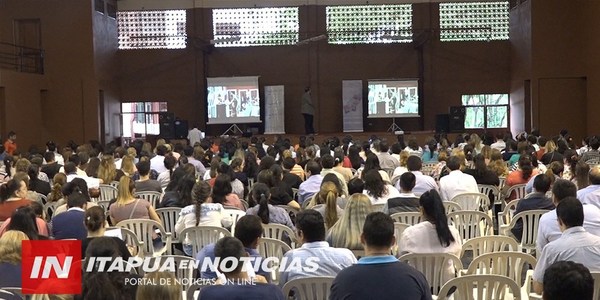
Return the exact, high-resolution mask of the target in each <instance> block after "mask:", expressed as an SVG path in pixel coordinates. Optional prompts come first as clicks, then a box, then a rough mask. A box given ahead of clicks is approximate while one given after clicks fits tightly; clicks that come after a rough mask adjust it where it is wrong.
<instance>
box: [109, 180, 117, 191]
mask: <svg viewBox="0 0 600 300" xmlns="http://www.w3.org/2000/svg"><path fill="white" fill-rule="evenodd" d="M109 185H110V186H113V187H116V188H117V189H119V182H118V181H111V182H110V183H109Z"/></svg>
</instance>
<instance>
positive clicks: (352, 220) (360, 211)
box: [325, 193, 372, 250]
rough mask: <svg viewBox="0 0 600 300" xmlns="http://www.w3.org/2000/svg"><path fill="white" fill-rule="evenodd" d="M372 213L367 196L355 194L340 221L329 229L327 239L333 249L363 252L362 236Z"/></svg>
mask: <svg viewBox="0 0 600 300" xmlns="http://www.w3.org/2000/svg"><path fill="white" fill-rule="evenodd" d="M371 211H372V208H371V200H370V199H369V197H367V195H365V194H359V193H356V194H353V195H352V196H350V198H349V199H348V202H347V203H346V209H345V210H344V214H343V215H342V216H341V217H340V219H339V220H338V221H337V222H336V223H335V224H334V225H333V226H332V227H331V228H330V229H329V233H328V235H327V238H326V239H325V240H326V241H327V242H328V243H329V244H330V245H331V246H332V247H336V248H347V249H351V250H362V249H363V246H362V244H361V242H360V234H361V232H362V228H363V225H364V224H365V219H366V218H367V215H368V214H370V213H371Z"/></svg>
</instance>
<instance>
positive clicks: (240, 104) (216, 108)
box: [208, 87, 260, 119]
mask: <svg viewBox="0 0 600 300" xmlns="http://www.w3.org/2000/svg"><path fill="white" fill-rule="evenodd" d="M236 117H239V118H244V117H260V104H259V99H258V89H243V88H240V89H237V88H227V87H209V93H208V118H209V119H212V118H214V119H224V118H236Z"/></svg>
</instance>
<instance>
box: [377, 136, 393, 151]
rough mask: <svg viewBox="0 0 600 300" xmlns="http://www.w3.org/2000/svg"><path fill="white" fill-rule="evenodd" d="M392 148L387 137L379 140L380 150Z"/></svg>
mask: <svg viewBox="0 0 600 300" xmlns="http://www.w3.org/2000/svg"><path fill="white" fill-rule="evenodd" d="M389 150H390V146H389V144H388V142H387V140H386V139H383V140H381V141H380V142H379V151H380V152H388V151H389Z"/></svg>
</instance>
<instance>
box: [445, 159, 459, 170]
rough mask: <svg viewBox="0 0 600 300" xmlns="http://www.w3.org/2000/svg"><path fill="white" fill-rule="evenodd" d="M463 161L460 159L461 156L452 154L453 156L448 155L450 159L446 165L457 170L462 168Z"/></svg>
mask: <svg viewBox="0 0 600 300" xmlns="http://www.w3.org/2000/svg"><path fill="white" fill-rule="evenodd" d="M461 163H462V162H461V161H460V158H459V157H458V156H454V155H452V156H450V157H448V161H447V162H446V166H447V167H448V169H450V170H451V171H455V170H459V169H460V166H461Z"/></svg>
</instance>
